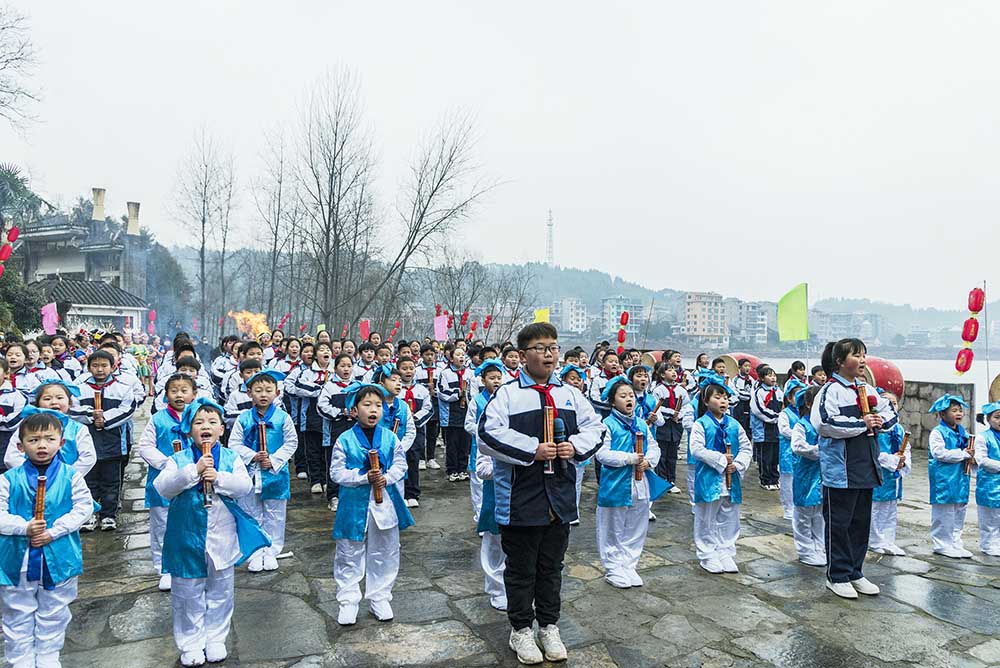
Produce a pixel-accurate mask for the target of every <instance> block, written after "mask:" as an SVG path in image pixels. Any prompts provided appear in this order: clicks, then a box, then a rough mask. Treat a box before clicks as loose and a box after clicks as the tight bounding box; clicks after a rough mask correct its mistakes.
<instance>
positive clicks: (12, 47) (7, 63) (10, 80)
mask: <svg viewBox="0 0 1000 668" xmlns="http://www.w3.org/2000/svg"><path fill="white" fill-rule="evenodd" d="M36 63H37V60H36V54H35V47H34V45H33V44H32V43H31V38H30V37H29V36H28V20H27V19H26V18H25V17H24V16H21V15H20V14H18V13H17V12H15V11H14V10H12V9H11V8H10V7H5V6H0V117H3V118H5V119H7V121H8V122H9V123H10V124H11V125H12V126H14V127H15V128H22V127H23V126H24V124H25V123H26V122H28V121H31V120H33V117H32V116H31V115H30V114H29V112H28V108H29V107H30V105H31V104H32V103H34V102H37V101H38V93H37V92H36V91H35V90H34V89H32V88H31V87H30V86H29V85H28V83H27V79H28V77H29V76H30V75H31V73H32V71H33V70H34V67H35V65H36Z"/></svg>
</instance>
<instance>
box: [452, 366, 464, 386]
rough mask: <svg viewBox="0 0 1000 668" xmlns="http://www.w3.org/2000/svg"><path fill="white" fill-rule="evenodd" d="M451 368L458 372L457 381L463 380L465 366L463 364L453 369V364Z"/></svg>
mask: <svg viewBox="0 0 1000 668" xmlns="http://www.w3.org/2000/svg"><path fill="white" fill-rule="evenodd" d="M451 368H452V369H454V370H455V373H456V374H458V382H459V383H461V382H462V381H463V380H465V378H464V376H465V367H464V366H463V367H462V368H461V369H455V367H454V366H452V367H451Z"/></svg>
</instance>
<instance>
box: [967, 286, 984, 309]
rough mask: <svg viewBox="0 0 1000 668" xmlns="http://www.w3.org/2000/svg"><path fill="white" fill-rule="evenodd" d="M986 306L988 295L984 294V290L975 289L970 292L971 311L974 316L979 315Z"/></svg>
mask: <svg viewBox="0 0 1000 668" xmlns="http://www.w3.org/2000/svg"><path fill="white" fill-rule="evenodd" d="M985 304H986V293H985V292H983V289H982V288H973V289H972V290H971V291H970V292H969V311H970V312H971V313H973V314H976V313H979V312H980V311H982V310H983V306H984V305H985Z"/></svg>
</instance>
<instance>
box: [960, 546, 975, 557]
mask: <svg viewBox="0 0 1000 668" xmlns="http://www.w3.org/2000/svg"><path fill="white" fill-rule="evenodd" d="M958 554H959V555H960V556H961V557H962V559H971V558H972V553H971V552H969V551H968V550H966V549H965V548H964V547H960V548H958Z"/></svg>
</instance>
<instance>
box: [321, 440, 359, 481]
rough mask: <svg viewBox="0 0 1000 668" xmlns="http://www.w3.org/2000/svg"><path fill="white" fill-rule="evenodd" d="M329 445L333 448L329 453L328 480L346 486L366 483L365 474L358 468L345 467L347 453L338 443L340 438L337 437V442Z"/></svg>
mask: <svg viewBox="0 0 1000 668" xmlns="http://www.w3.org/2000/svg"><path fill="white" fill-rule="evenodd" d="M330 447H332V448H333V451H332V452H331V453H330V481H331V482H335V483H337V484H338V485H346V486H347V487H360V486H361V485H367V484H368V475H367V474H365V473H362V472H361V471H360V470H356V469H349V468H347V455H346V453H345V452H344V448H343V446H341V445H340V439H337V442H336V443H334V444H333V445H332V446H330Z"/></svg>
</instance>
